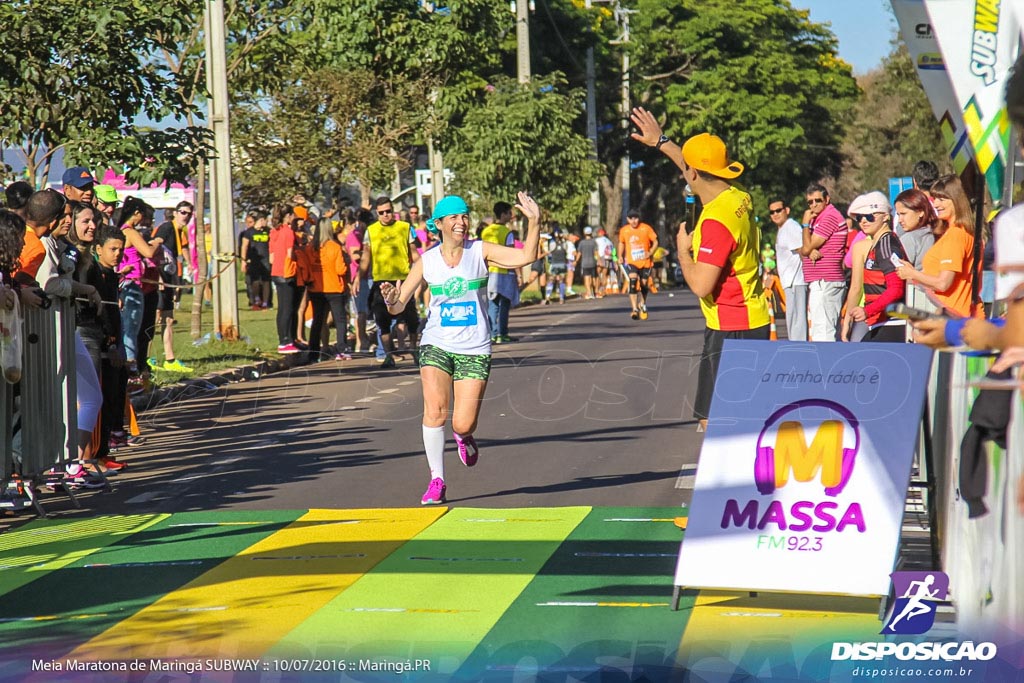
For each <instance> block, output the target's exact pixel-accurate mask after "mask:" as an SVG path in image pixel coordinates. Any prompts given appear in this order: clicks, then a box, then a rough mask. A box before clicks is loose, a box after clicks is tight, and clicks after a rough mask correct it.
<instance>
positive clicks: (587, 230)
mask: <svg viewBox="0 0 1024 683" xmlns="http://www.w3.org/2000/svg"><path fill="white" fill-rule="evenodd" d="M583 234H584V235H593V234H594V229H593V228H592V227H590V226H589V225H588V226H587V227H585V228H583Z"/></svg>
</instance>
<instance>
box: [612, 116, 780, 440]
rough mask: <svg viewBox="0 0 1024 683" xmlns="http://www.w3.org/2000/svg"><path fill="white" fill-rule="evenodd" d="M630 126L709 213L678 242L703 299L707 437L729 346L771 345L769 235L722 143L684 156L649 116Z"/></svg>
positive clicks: (696, 144)
mask: <svg viewBox="0 0 1024 683" xmlns="http://www.w3.org/2000/svg"><path fill="white" fill-rule="evenodd" d="M630 118H632V120H633V123H634V124H635V125H636V126H637V128H639V129H640V132H639V133H633V139H634V140H638V141H640V142H642V143H644V144H645V145H647V146H649V147H654V148H655V149H657V150H660V151H661V153H662V154H664V155H665V156H667V157H668V158H669V159H671V160H672V162H673V163H675V165H676V166H678V167H679V169H680V170H681V171H682V172H683V180H684V181H685V182H686V183H687V184H688V185H689V186H690V188H691V189H692V190H693V192H694V194H696V195H697V196H698V197H699V198H700V201H701V204H703V206H704V209H703V211H701V215H700V218H699V219H698V220H697V226H696V228H695V229H694V230H693V233H692V234H691V233H690V232H688V231H687V229H686V227H687V226H686V223H681V224H680V226H679V232H678V234H677V235H676V247H677V249H678V254H679V266H680V268H681V269H682V271H683V278H684V279H685V280H686V284H687V285H688V286H689V287H690V289H691V290H692V291H693V293H694V294H696V295H697V296H698V297H700V308H701V312H702V313H703V314H704V320H705V324H706V327H705V329H704V348H703V350H702V351H701V357H700V373H699V375H698V380H697V400H696V402H695V403H694V408H693V414H694V417H696V418H697V419H698V420H700V425H701V429H703V428H706V427H707V421H708V413H709V411H710V408H711V397H712V396H713V395H714V389H715V376H716V375H717V374H718V363H719V358H720V356H721V353H722V345H723V343H724V342H725V340H726V339H765V340H767V339H768V335H769V331H770V320H769V317H768V315H769V314H768V304H767V302H766V300H765V296H764V289H763V287H762V285H761V277H760V274H759V273H758V267H759V252H760V244H761V231H760V230H759V229H758V227H757V225H756V224H755V223H754V218H753V210H752V209H753V205H752V202H751V201H750V195H749V194H747V193H746V192H744V191H742V190H740V189H739V188H737V187H735V186H733V184H732V183H731V182H730V181H731V180H732V179H734V178H737V177H739V175H740V174H741V173H743V164H741V163H739V162H736V161H732V162H730V161H729V160H728V155H727V154H726V149H725V143H724V142H722V140H721V139H720V138H719V137H717V136H715V135H709V134H708V133H701V134H700V135H695V136H693V137H692V138H690V139H689V140H687V141H686V142H685V143H684V144H683V146H682V147H681V148H680V147H679V145H677V144H676V143H674V142H672V141H671V140H669V139H668V138H667V137H665V135H663V134H662V130H661V125H660V124H659V123H658V121H657V119H655V118H654V115H653V114H651V113H650V112H649V111H647V110H646V109H643V108H641V107H636V108H635V109H633V114H632V116H631V117H630Z"/></svg>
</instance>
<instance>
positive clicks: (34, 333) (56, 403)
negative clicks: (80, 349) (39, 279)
mask: <svg viewBox="0 0 1024 683" xmlns="http://www.w3.org/2000/svg"><path fill="white" fill-rule="evenodd" d="M51 302H52V303H51V306H50V307H49V308H47V309H41V308H34V307H25V308H24V309H22V315H23V326H22V337H21V339H22V374H21V382H20V383H19V390H20V397H19V398H18V400H17V404H16V405H15V401H14V399H13V387H12V386H11V385H9V384H7V383H6V381H3V380H0V383H2V384H3V385H4V387H3V388H0V444H3V446H4V448H3V453H4V455H3V461H2V465H3V470H2V472H0V492H8V493H14V492H15V491H17V492H19V493H20V494H21V495H22V496H24V497H23V498H17V499H16V500H15V502H13V503H12V501H11V498H10V496H8V497H6V498H5V500H4V507H10V506H12V505H13V506H15V507H27V506H28V505H32V506H34V507H35V509H36V511H37V512H38V513H39V514H40V515H45V511H44V510H43V508H42V506H41V505H40V504H39V501H38V499H37V497H36V495H35V493H34V487H35V485H38V484H41V483H50V484H51V485H54V484H55V485H57V486H59V487H62V488H63V489H64V491H65V492H66V493H67V494H68V496H69V497H70V498H71V500H72V502H73V503H74V504H75V506H76V507H78V506H79V504H78V501H77V500H76V499H75V497H74V494H73V493H72V492H71V490H70V488H69V487H68V486H67V485H66V483H65V482H64V481H63V476H62V475H59V474H58V475H57V476H54V477H50V480H51V481H46V480H47V476H46V473H47V470H50V469H51V468H54V467H57V471H58V473H59V472H60V471H61V470H62V467H63V465H64V464H65V463H67V462H68V461H70V460H73V459H75V458H77V456H78V452H77V450H78V446H77V437H78V424H77V418H78V403H77V389H76V381H75V311H74V307H73V306H72V304H71V302H70V301H68V300H66V299H60V298H57V297H51ZM15 408H17V410H15ZM16 422H20V430H19V431H18V433H17V434H16V435H15V434H13V427H14V424H15V423H16ZM13 475H17V476H18V477H20V479H21V480H22V482H23V484H22V486H20V487H18V486H17V485H16V483H12V476H13ZM9 484H10V485H11V487H10V488H9Z"/></svg>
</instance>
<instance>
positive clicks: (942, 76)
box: [892, 0, 971, 175]
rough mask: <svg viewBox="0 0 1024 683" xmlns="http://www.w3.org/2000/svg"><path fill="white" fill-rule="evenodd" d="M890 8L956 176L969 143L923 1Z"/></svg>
mask: <svg viewBox="0 0 1024 683" xmlns="http://www.w3.org/2000/svg"><path fill="white" fill-rule="evenodd" d="M892 10H893V13H894V14H895V15H896V21H897V22H898V23H899V26H900V36H901V37H902V38H903V42H904V43H905V44H906V46H907V51H908V52H909V53H910V58H911V59H912V60H913V62H914V68H915V70H916V71H917V77H918V80H920V81H921V86H922V87H923V88H924V91H925V94H926V95H927V96H928V102H929V103H931V106H932V113H934V114H935V118H936V119H937V120H938V122H939V128H940V129H941V131H942V140H943V142H944V143H945V145H946V152H947V153H948V154H949V158H950V160H951V161H952V162H953V169H954V170H955V171H956V173H957V175H960V174H961V173H963V172H964V169H965V168H967V165H968V164H969V163H970V162H971V143H970V140H968V139H967V131H966V130H965V129H964V117H963V115H962V114H961V112H960V105H959V104H957V99H956V93H954V92H953V84H952V83H951V82H950V80H949V74H948V73H946V64H945V62H943V61H942V52H941V51H940V50H939V43H938V41H937V40H936V39H935V31H934V30H933V29H932V24H931V20H930V19H929V18H928V10H927V9H925V6H924V0H892Z"/></svg>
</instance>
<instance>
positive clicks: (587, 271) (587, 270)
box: [580, 266, 597, 277]
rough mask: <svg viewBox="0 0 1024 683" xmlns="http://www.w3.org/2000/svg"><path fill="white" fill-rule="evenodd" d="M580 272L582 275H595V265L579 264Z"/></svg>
mask: <svg viewBox="0 0 1024 683" xmlns="http://www.w3.org/2000/svg"><path fill="white" fill-rule="evenodd" d="M580 274H581V275H582V276H583V277H587V276H588V275H589V276H590V277H597V266H580Z"/></svg>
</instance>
